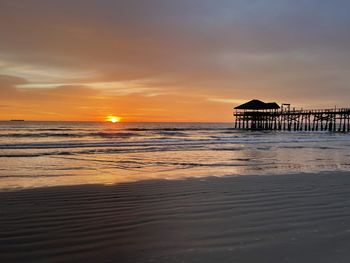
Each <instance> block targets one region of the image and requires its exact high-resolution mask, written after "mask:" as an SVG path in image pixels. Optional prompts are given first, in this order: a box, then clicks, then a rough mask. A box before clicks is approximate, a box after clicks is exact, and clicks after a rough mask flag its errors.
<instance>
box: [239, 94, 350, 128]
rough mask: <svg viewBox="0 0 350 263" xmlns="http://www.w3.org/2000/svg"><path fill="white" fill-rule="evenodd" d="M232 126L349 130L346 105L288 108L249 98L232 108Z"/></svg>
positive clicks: (286, 105)
mask: <svg viewBox="0 0 350 263" xmlns="http://www.w3.org/2000/svg"><path fill="white" fill-rule="evenodd" d="M234 116H235V119H236V121H235V128H236V129H246V130H286V131H333V132H335V131H337V132H349V131H350V108H334V109H320V110H303V109H301V110H296V109H295V108H293V109H291V108H290V104H282V105H281V107H280V106H279V105H278V104H277V103H264V102H262V101H259V100H252V101H249V102H247V103H245V104H242V105H240V106H238V107H236V108H235V112H234Z"/></svg>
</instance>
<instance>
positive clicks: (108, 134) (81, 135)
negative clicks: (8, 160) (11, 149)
mask: <svg viewBox="0 0 350 263" xmlns="http://www.w3.org/2000/svg"><path fill="white" fill-rule="evenodd" d="M134 136H142V134H139V133H131V132H88V133H56V132H55V133H47V132H40V133H7V134H0V137H8V138H49V137H69V138H84V137H102V138H126V137H134Z"/></svg>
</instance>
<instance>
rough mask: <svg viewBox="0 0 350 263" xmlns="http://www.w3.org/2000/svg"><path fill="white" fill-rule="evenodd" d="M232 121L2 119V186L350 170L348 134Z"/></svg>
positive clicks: (111, 182)
mask: <svg viewBox="0 0 350 263" xmlns="http://www.w3.org/2000/svg"><path fill="white" fill-rule="evenodd" d="M233 127H234V126H233V124H232V123H117V124H112V123H86V122H0V189H8V188H27V187H41V186H57V185H74V184H95V183H102V184H113V183H120V182H132V181H139V180H144V179H155V178H156V179H157V178H158V179H160V178H161V179H181V178H188V177H206V176H224V175H246V174H283V173H296V172H319V171H335V170H336V171H349V170H350V161H349V156H350V135H349V134H343V133H329V132H276V131H269V132H262V131H255V132H252V131H237V130H234V129H233Z"/></svg>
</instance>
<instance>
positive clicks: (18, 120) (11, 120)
mask: <svg viewBox="0 0 350 263" xmlns="http://www.w3.org/2000/svg"><path fill="white" fill-rule="evenodd" d="M10 121H24V120H10Z"/></svg>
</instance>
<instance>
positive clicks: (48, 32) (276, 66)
mask: <svg viewBox="0 0 350 263" xmlns="http://www.w3.org/2000/svg"><path fill="white" fill-rule="evenodd" d="M324 2H325V3H320V2H318V1H298V3H295V2H294V1H276V0H266V1H238V0H237V1H220V2H218V1H214V0H209V1H199V0H188V1H184V0H179V1H168V0H162V1H160V0H149V1H147V3H146V1H134V0H130V1H122V0H116V1H109V0H102V1H93V0H84V1H83V0H75V1H68V0H61V1H58V0H51V1H44V0H36V1H31V0H28V1H20V0H2V1H1V2H0V36H1V41H0V109H1V111H0V120H8V119H26V120H82V121H87V120H89V121H90V120H92V121H103V120H104V118H105V116H107V115H116V116H120V117H121V118H122V120H123V121H232V108H233V107H234V106H236V105H237V104H239V103H243V102H245V101H247V100H250V99H261V100H264V101H277V102H278V103H283V102H289V103H292V105H294V106H297V107H299V106H303V107H304V108H305V107H309V108H319V107H333V106H334V105H337V106H350V105H349V103H348V101H349V99H350V88H349V83H350V75H349V73H348V72H349V69H350V59H349V58H348V56H350V52H349V44H350V37H349V34H348V28H349V26H350V18H349V16H348V14H347V12H346V10H348V8H347V7H350V6H349V4H347V3H344V1H334V2H333V1H332V3H330V2H329V3H326V1H324Z"/></svg>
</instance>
